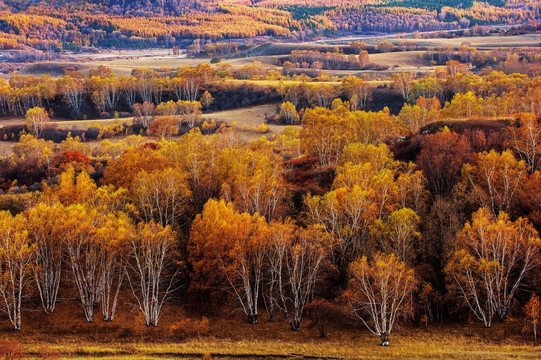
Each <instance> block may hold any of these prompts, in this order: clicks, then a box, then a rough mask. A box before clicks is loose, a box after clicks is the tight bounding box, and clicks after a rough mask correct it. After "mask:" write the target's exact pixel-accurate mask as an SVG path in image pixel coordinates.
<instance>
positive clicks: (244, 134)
mask: <svg viewBox="0 0 541 360" xmlns="http://www.w3.org/2000/svg"><path fill="white" fill-rule="evenodd" d="M278 109H279V104H266V105H260V106H253V107H249V108H240V109H233V110H225V111H217V112H212V113H206V114H203V116H202V117H203V120H207V121H210V120H212V119H214V120H216V121H223V122H225V123H227V124H229V125H232V124H233V123H236V125H237V128H238V129H239V133H240V137H241V139H242V140H245V141H249V140H253V139H257V138H260V137H261V136H263V135H265V136H267V138H268V139H271V138H272V137H273V136H275V135H278V134H280V133H281V132H282V130H283V128H284V126H282V125H272V124H268V125H267V127H268V128H269V132H267V133H265V134H261V133H257V132H254V131H252V127H254V126H255V127H256V128H257V127H258V126H259V125H261V124H264V123H265V119H266V118H270V117H274V116H275V115H276V114H277V110H278ZM24 123H25V120H24V118H23V117H13V118H3V119H2V118H0V128H2V126H6V125H22V124H24ZM114 123H120V124H128V125H130V124H132V123H133V117H127V118H122V119H91V120H62V119H58V120H54V121H51V124H52V125H55V126H57V127H58V128H60V129H65V130H84V129H87V128H88V127H90V126H93V125H110V124H114ZM243 129H244V131H240V130H243ZM121 139H122V137H114V138H112V139H109V140H110V141H112V142H117V141H119V140H121ZM14 144H15V143H14V142H8V141H0V157H2V156H8V155H9V154H11V149H12V147H13V145H14ZM87 144H88V145H90V146H91V147H92V148H94V147H97V146H99V144H100V141H90V142H87Z"/></svg>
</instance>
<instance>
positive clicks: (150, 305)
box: [127, 222, 179, 327]
mask: <svg viewBox="0 0 541 360" xmlns="http://www.w3.org/2000/svg"><path fill="white" fill-rule="evenodd" d="M174 250H175V233H174V232H173V231H172V230H171V227H170V226H166V227H163V226H161V225H160V224H157V223H155V222H150V223H140V224H139V225H138V227H137V232H136V234H135V235H134V236H132V238H131V240H130V241H129V248H128V250H127V251H128V255H127V257H128V263H127V264H128V265H127V274H128V283H129V285H130V289H131V291H132V294H133V296H134V298H135V299H136V307H137V309H138V310H139V312H140V313H141V315H142V316H143V319H144V322H145V325H146V326H156V327H157V326H158V322H159V320H160V317H161V315H162V313H163V305H164V304H165V302H166V301H167V300H168V299H169V297H170V296H171V292H172V291H173V289H174V284H175V278H176V275H177V273H178V271H179V269H178V267H177V266H176V265H177V264H176V261H175V257H174Z"/></svg>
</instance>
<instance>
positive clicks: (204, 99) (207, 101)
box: [199, 91, 214, 109]
mask: <svg viewBox="0 0 541 360" xmlns="http://www.w3.org/2000/svg"><path fill="white" fill-rule="evenodd" d="M199 101H200V102H201V105H203V107H204V108H205V109H208V108H209V107H210V105H212V103H213V102H214V98H213V97H212V95H211V94H210V93H209V92H208V91H205V92H204V93H203V95H201V99H200V100H199Z"/></svg>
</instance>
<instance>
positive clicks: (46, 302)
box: [28, 203, 64, 314]
mask: <svg viewBox="0 0 541 360" xmlns="http://www.w3.org/2000/svg"><path fill="white" fill-rule="evenodd" d="M63 211H64V207H63V206H62V205H60V204H54V205H51V206H47V205H46V204H44V203H39V204H38V205H36V206H35V207H33V208H32V209H30V211H29V212H28V231H29V236H30V239H31V241H32V243H33V244H34V257H35V265H34V267H33V270H34V278H35V280H36V285H37V288H38V292H39V297H40V300H41V305H42V307H43V311H44V312H45V314H50V313H52V312H53V311H54V309H55V306H56V300H57V298H58V290H59V288H60V279H61V275H62V251H63V247H62V243H61V234H60V232H59V230H60V228H61V225H60V224H59V221H60V219H62V212H63Z"/></svg>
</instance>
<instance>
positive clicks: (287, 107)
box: [276, 101, 300, 124]
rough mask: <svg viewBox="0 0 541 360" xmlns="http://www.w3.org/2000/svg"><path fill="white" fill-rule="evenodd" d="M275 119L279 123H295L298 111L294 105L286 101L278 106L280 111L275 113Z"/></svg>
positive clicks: (298, 119)
mask: <svg viewBox="0 0 541 360" xmlns="http://www.w3.org/2000/svg"><path fill="white" fill-rule="evenodd" d="M276 119H277V120H278V121H280V122H281V123H285V124H295V123H298V122H299V121H300V117H299V113H297V110H296V109H295V105H293V104H292V103H290V102H289V101H286V102H284V103H282V105H281V106H280V113H279V114H278V115H276Z"/></svg>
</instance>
